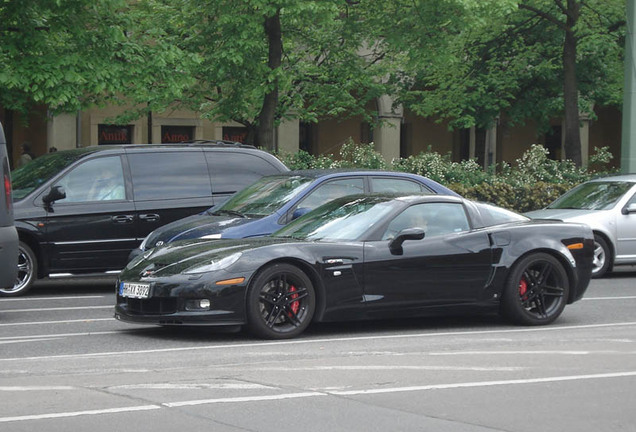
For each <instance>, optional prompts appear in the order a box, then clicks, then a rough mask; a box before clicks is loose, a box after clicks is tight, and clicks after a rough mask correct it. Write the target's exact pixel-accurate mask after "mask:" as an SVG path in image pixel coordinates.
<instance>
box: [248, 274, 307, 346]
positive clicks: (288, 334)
mask: <svg viewBox="0 0 636 432" xmlns="http://www.w3.org/2000/svg"><path fill="white" fill-rule="evenodd" d="M315 309H316V294H315V291H314V287H313V285H312V283H311V280H310V279H309V278H308V277H307V275H306V274H305V273H304V272H303V271H302V270H300V269H299V268H298V267H296V266H293V265H290V264H274V265H271V266H269V267H266V268H264V269H263V270H261V271H260V272H259V273H258V274H257V275H256V277H255V278H254V281H253V282H252V283H251V284H250V288H249V290H248V293H247V325H248V328H249V330H250V332H251V333H253V334H254V335H256V336H259V337H263V338H267V339H289V338H293V337H296V336H298V335H299V334H301V333H302V332H303V331H304V330H305V328H307V326H308V325H309V323H310V322H311V319H312V318H313V315H314V311H315Z"/></svg>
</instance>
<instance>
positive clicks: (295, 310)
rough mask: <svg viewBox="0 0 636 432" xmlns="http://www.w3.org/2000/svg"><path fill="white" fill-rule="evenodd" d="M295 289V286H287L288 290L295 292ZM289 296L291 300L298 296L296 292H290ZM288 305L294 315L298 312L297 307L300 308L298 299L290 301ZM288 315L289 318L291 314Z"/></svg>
mask: <svg viewBox="0 0 636 432" xmlns="http://www.w3.org/2000/svg"><path fill="white" fill-rule="evenodd" d="M295 291H297V290H296V287H295V286H293V285H292V286H290V287H289V292H295ZM290 298H291V299H292V300H294V299H297V298H298V294H292V295H291V297H290ZM289 307H290V308H291V310H292V312H293V314H294V315H296V314H297V313H298V309H300V302H299V301H298V300H296V301H294V302H291V304H290V305H289ZM288 315H289V316H290V318H291V316H292V314H291V313H290V314H288Z"/></svg>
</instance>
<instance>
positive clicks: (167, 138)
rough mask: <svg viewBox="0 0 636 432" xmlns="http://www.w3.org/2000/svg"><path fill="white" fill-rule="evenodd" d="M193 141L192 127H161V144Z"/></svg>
mask: <svg viewBox="0 0 636 432" xmlns="http://www.w3.org/2000/svg"><path fill="white" fill-rule="evenodd" d="M192 140H194V126H161V142H162V143H163V144H170V143H180V142H184V141H192Z"/></svg>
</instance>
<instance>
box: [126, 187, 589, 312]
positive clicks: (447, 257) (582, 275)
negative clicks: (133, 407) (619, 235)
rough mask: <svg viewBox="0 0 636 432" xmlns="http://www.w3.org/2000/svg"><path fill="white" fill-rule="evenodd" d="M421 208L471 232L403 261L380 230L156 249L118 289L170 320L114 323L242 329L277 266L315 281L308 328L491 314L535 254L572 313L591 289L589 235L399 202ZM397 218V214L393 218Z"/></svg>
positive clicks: (426, 244)
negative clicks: (147, 287) (357, 235)
mask: <svg viewBox="0 0 636 432" xmlns="http://www.w3.org/2000/svg"><path fill="white" fill-rule="evenodd" d="M418 199H419V200H429V201H431V200H441V201H444V200H446V201H450V202H458V201H461V202H463V204H464V206H465V210H466V212H467V214H468V215H469V216H470V220H471V230H470V231H468V232H465V233H459V234H451V235H445V236H440V237H437V238H435V237H433V238H430V239H426V238H425V239H424V240H414V241H410V240H409V241H406V242H404V245H403V247H404V251H403V253H402V254H401V255H396V254H395V253H392V252H391V251H390V248H389V244H390V241H388V240H384V241H383V240H380V237H379V233H380V232H382V231H383V229H384V228H386V226H378V227H377V228H376V229H374V230H373V231H370V232H368V233H367V236H366V237H365V238H364V239H361V240H360V241H352V242H337V243H336V242H326V241H324V242H321V241H317V242H306V241H298V240H291V239H283V238H276V237H270V238H253V239H241V240H215V241H213V242H206V241H202V240H190V241H182V242H175V243H173V244H170V245H167V246H164V247H161V248H157V249H155V255H153V256H152V257H151V259H149V260H142V261H141V262H140V263H137V264H136V265H133V266H129V267H128V268H127V269H125V270H124V271H123V272H122V273H121V275H120V280H121V281H142V282H148V283H150V284H151V292H152V297H153V299H151V300H150V301H146V302H148V303H151V302H153V301H158V302H161V301H170V302H174V310H172V311H171V312H170V313H161V311H160V310H159V309H157V310H153V311H150V310H149V309H146V310H144V309H143V307H140V306H139V305H141V303H143V302H144V301H141V300H138V299H126V298H123V297H120V296H118V297H117V305H116V307H115V316H116V317H117V318H118V319H120V320H123V321H130V322H137V323H148V324H163V325H170V324H173V325H180V324H187V325H230V324H231V325H242V324H245V323H246V309H245V308H246V293H247V289H248V287H249V284H250V282H251V280H252V279H253V278H254V277H255V275H256V274H257V273H258V271H259V270H260V269H262V268H264V267H266V266H268V265H270V264H272V263H274V262H286V263H290V264H293V265H295V266H297V267H298V268H300V269H302V270H303V271H304V272H305V273H306V274H307V275H308V277H309V278H310V279H311V281H312V283H313V285H314V289H315V290H316V295H317V305H316V313H315V315H314V321H343V320H358V319H369V318H378V317H395V316H397V317H406V316H417V315H422V314H427V313H429V312H432V311H435V310H436V309H437V308H440V307H443V308H444V310H448V308H453V307H456V308H458V309H461V308H463V307H466V306H470V307H474V306H483V307H486V308H489V309H491V310H497V308H498V306H499V301H500V299H501V297H502V294H503V287H504V284H505V282H506V281H507V279H508V277H509V274H510V270H511V268H513V266H514V265H515V263H516V262H517V261H518V260H519V259H521V258H522V257H524V256H526V255H528V254H529V253H532V252H537V251H543V252H545V251H547V252H549V253H550V254H551V255H553V256H554V257H556V258H557V259H558V260H559V262H561V263H562V264H563V266H564V268H565V269H566V270H567V273H568V280H569V285H570V294H569V297H568V299H567V302H568V303H572V302H574V301H576V300H578V299H580V298H581V297H582V296H583V294H584V292H585V290H586V289H587V286H588V284H589V280H590V275H591V256H592V249H593V248H592V246H593V237H592V234H591V230H589V228H587V227H585V226H582V225H575V224H563V223H559V222H555V221H540V222H538V221H528V222H515V223H509V224H505V225H497V226H490V227H485V226H484V223H483V221H482V219H481V217H480V214H479V211H478V209H477V207H476V206H475V205H474V204H473V203H471V202H470V201H466V200H460V199H458V198H454V197H442V196H437V197H431V196H429V197H419V198H414V199H411V200H408V199H407V200H404V203H405V204H404V206H407V205H409V203H411V202H413V200H418ZM402 209H403V207H401V208H396V210H395V211H394V212H393V215H395V214H397V213H398V212H399V211H401V210H402ZM588 231H589V232H588ZM581 233H585V235H583V236H581ZM564 241H565V242H564ZM570 242H572V243H574V242H577V243H578V242H581V243H584V244H585V248H584V249H581V250H579V251H577V250H574V251H571V250H569V249H568V248H567V247H566V244H565V243H568V244H570ZM426 249H430V250H434V251H435V253H428V254H424V256H423V257H413V254H414V253H415V252H416V251H419V252H421V251H422V250H426ZM239 251H240V252H242V254H243V255H242V256H241V259H240V260H239V261H237V262H236V263H235V264H234V265H233V266H231V267H230V268H228V269H225V270H221V271H216V272H214V273H204V274H200V275H196V276H187V275H184V274H182V272H183V271H184V270H185V269H187V268H189V267H190V266H192V265H193V263H194V262H195V261H196V262H203V261H206V260H210V259H211V258H214V257H215V258H219V257H222V256H227V255H230V254H232V253H236V252H239ZM419 252H418V253H419ZM149 262H151V263H152V268H153V269H156V271H155V272H154V273H153V274H151V275H148V277H142V276H141V275H140V273H142V272H143V271H144V270H146V268H147V265H148V263H149ZM133 264H134V263H133ZM336 272H338V273H336ZM236 275H241V276H243V277H245V280H244V282H243V283H240V284H234V285H230V286H218V285H215V284H216V282H217V281H220V280H224V279H226V278H227V279H230V278H233V277H235V276H236ZM387 287H390V288H391V289H390V290H387ZM423 287H425V288H426V289H423ZM194 298H209V299H211V301H212V304H213V309H214V310H213V311H211V312H202V313H192V312H188V311H185V310H183V307H182V306H183V303H184V301H185V300H187V299H194ZM168 299H169V300H168Z"/></svg>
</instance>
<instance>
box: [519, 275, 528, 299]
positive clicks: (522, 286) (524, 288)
mask: <svg viewBox="0 0 636 432" xmlns="http://www.w3.org/2000/svg"><path fill="white" fill-rule="evenodd" d="M527 292H528V281H526V278H521V280H520V281H519V295H520V296H521V297H524V296H525V295H526V293H527Z"/></svg>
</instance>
